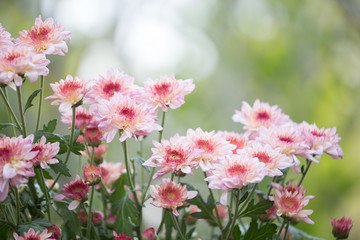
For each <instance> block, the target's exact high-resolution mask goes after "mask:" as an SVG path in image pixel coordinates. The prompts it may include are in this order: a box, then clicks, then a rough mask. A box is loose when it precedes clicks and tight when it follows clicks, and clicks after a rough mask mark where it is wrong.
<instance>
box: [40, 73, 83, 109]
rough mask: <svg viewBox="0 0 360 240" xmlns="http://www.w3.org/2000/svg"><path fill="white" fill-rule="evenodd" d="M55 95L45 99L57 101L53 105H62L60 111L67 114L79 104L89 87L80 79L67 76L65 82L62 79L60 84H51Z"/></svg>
mask: <svg viewBox="0 0 360 240" xmlns="http://www.w3.org/2000/svg"><path fill="white" fill-rule="evenodd" d="M50 86H51V88H52V90H53V91H54V94H53V95H51V96H49V97H47V98H45V100H55V101H53V102H51V105H60V107H59V111H60V112H66V111H69V110H70V109H71V107H73V106H74V105H77V104H79V103H80V102H81V101H82V100H83V98H84V96H85V94H86V92H87V91H88V87H87V85H86V82H85V81H84V80H83V79H81V78H78V77H75V78H73V77H72V76H71V75H67V76H66V78H65V80H63V79H61V80H60V81H59V82H56V83H50Z"/></svg>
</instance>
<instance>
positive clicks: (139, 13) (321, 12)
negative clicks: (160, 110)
mask: <svg viewBox="0 0 360 240" xmlns="http://www.w3.org/2000/svg"><path fill="white" fill-rule="evenodd" d="M40 14H41V15H42V17H43V19H45V18H47V17H53V18H54V19H55V20H56V21H58V22H59V23H60V24H62V25H63V26H64V27H65V28H66V29H67V30H70V31H71V32H72V40H71V43H70V45H69V53H68V54H67V55H66V56H65V57H60V56H50V57H49V59H50V60H51V64H50V65H49V69H50V75H49V76H48V77H47V78H46V81H48V82H54V81H58V80H59V79H61V78H65V77H66V75H67V74H72V75H77V76H80V77H83V78H86V79H91V78H97V77H98V75H99V74H101V75H104V74H105V73H106V70H107V69H110V68H119V69H120V70H122V71H124V72H126V73H127V74H129V75H132V76H134V77H135V79H136V81H137V83H138V84H141V83H142V82H143V81H144V80H146V79H147V78H148V77H150V78H153V79H156V78H158V77H159V76H161V75H165V74H171V73H175V74H176V77H177V78H183V79H188V78H192V79H194V82H195V84H196V88H195V90H194V92H193V93H192V94H191V95H189V96H187V97H186V99H185V100H186V104H185V105H183V106H182V107H181V108H180V109H179V110H177V111H170V112H169V114H168V115H167V122H166V129H165V137H170V136H172V135H173V134H175V133H176V132H179V133H180V134H185V133H186V130H187V129H188V128H193V129H195V128H196V127H201V128H202V129H204V130H207V131H211V130H235V131H241V130H242V126H241V125H240V124H237V123H233V122H232V120H231V117H232V115H233V113H234V110H235V109H238V110H239V109H240V108H241V102H242V101H246V102H248V103H250V105H252V104H253V102H254V101H255V99H257V98H259V99H260V100H261V101H264V102H269V103H270V104H271V105H275V104H277V105H278V106H279V107H280V108H282V109H283V111H284V112H285V113H287V114H288V115H290V117H291V118H292V119H293V120H294V121H296V122H301V121H303V120H305V121H307V122H309V123H313V122H315V123H316V124H317V125H318V126H319V127H322V126H324V127H326V128H329V127H334V126H336V127H337V132H338V134H339V136H341V137H342V140H341V142H340V145H341V147H342V148H343V151H344V154H345V157H344V158H343V159H338V160H333V159H331V158H330V157H327V156H324V157H322V158H321V163H319V164H313V166H312V168H311V169H310V172H309V176H307V178H306V179H305V181H304V185H305V187H306V189H307V190H308V194H311V195H315V196H316V198H315V199H314V200H311V201H310V203H309V205H308V207H307V208H308V209H314V213H313V214H312V215H311V216H310V217H311V219H313V220H314V221H315V223H316V224H315V225H308V224H303V223H301V224H300V226H301V229H303V230H305V231H307V232H309V233H310V234H312V235H315V236H319V237H322V238H325V239H332V235H331V225H330V218H333V217H336V218H340V217H342V216H344V215H346V216H351V217H352V218H353V220H354V227H353V229H352V232H351V234H350V238H349V239H360V228H359V227H358V223H359V222H360V204H359V199H360V174H359V170H360V163H359V155H360V137H359V136H360V111H359V105H360V74H359V73H360V2H359V1H356V0H317V1H311V0H303V1H294V0H292V1H291V0H290V1H289V0H278V1H275V0H239V1H235V0H228V1H214V0H198V1H191V0H169V1H160V0H158V1H155V0H154V1H140V0H102V1H101V0H76V1H72V0H43V1H40V0H39V1H35V0H31V1H27V0H23V1H20V0H1V1H0V22H1V23H2V25H3V27H5V28H6V30H7V31H9V32H10V33H11V34H12V36H13V37H14V38H16V37H18V32H19V31H21V30H23V29H30V27H31V26H32V25H33V24H34V20H35V18H36V17H37V16H39V15H40ZM28 86H29V88H28V89H26V90H25V91H24V94H25V95H27V96H28V95H29V94H31V92H32V91H34V90H35V89H37V88H38V83H35V84H33V85H28ZM9 94H10V98H11V99H12V101H14V105H15V103H16V100H15V95H14V94H13V93H11V92H9ZM50 94H52V91H51V90H50V87H49V86H48V85H47V86H46V88H45V96H49V95H50ZM0 108H1V109H0V110H1V122H5V121H6V119H7V118H6V114H5V113H6V111H5V108H4V106H3V104H1V106H0ZM45 109H46V112H45V113H44V115H43V122H47V121H48V120H50V119H52V118H54V117H59V116H60V115H59V113H58V111H57V108H56V107H50V104H49V102H45ZM27 114H28V115H27V119H28V121H29V122H34V121H33V120H34V119H35V111H34V112H32V113H30V112H29V113H27ZM58 125H59V129H58V131H65V130H66V128H67V126H64V125H63V124H58ZM30 131H31V127H30ZM113 144H116V143H113ZM149 146H150V145H149ZM110 149H111V152H110V153H109V154H108V160H110V161H111V160H112V158H113V160H114V159H116V156H117V154H118V153H117V150H116V149H115V148H114V147H113V148H110Z"/></svg>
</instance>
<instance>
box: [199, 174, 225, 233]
mask: <svg viewBox="0 0 360 240" xmlns="http://www.w3.org/2000/svg"><path fill="white" fill-rule="evenodd" d="M203 173H204V177H205V178H207V174H206V172H203ZM206 185H207V188H208V189H209V193H210V197H211V200H212V202H213V203H214V205H215V206H214V207H215V213H216V220H217V224H218V226H219V228H220V230H221V232H222V231H223V225H222V222H221V218H220V214H219V211H218V209H217V207H216V203H215V198H214V194H213V191H212V190H211V188H209V182H207V181H206Z"/></svg>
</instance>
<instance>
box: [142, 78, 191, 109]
mask: <svg viewBox="0 0 360 240" xmlns="http://www.w3.org/2000/svg"><path fill="white" fill-rule="evenodd" d="M144 88H145V89H144V92H145V96H147V97H146V99H145V101H146V102H148V103H149V104H150V105H152V106H153V107H154V109H158V108H161V109H162V110H163V111H164V112H167V111H168V107H170V108H172V109H176V108H179V107H180V106H181V105H182V104H184V103H185V100H184V96H185V95H188V94H189V93H191V92H192V91H193V90H194V88H195V85H194V84H193V80H192V79H187V80H181V79H180V80H177V79H176V78H175V75H174V74H172V75H171V76H163V77H160V79H159V80H158V81H153V80H151V79H149V80H147V81H146V82H144Z"/></svg>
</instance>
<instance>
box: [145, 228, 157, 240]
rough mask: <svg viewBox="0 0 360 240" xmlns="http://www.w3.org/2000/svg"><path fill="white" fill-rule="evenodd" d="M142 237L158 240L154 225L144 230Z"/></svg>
mask: <svg viewBox="0 0 360 240" xmlns="http://www.w3.org/2000/svg"><path fill="white" fill-rule="evenodd" d="M142 237H143V239H144V240H156V239H157V236H156V233H155V229H154V228H153V227H151V228H147V229H145V230H144V231H143V232H142Z"/></svg>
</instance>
